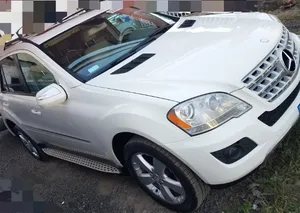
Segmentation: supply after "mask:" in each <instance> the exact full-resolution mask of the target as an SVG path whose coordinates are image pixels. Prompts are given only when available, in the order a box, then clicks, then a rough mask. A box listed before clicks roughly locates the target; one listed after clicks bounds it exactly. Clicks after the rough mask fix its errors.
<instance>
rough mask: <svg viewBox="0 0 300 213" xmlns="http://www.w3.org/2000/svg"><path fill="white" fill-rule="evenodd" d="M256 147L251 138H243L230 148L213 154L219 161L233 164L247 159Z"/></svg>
mask: <svg viewBox="0 0 300 213" xmlns="http://www.w3.org/2000/svg"><path fill="white" fill-rule="evenodd" d="M256 146H257V144H256V143H255V142H253V141H252V140H251V139H250V138H242V139H241V140H239V141H238V142H236V143H234V144H232V145H231V146H228V147H226V148H224V149H221V150H219V151H216V152H213V153H211V154H212V155H213V156H214V157H215V158H217V159H218V160H219V161H221V162H223V163H226V164H231V163H234V162H236V161H238V160H240V159H242V158H243V157H245V156H246V155H247V154H248V153H249V152H251V151H252V150H253V149H254V148H255V147H256Z"/></svg>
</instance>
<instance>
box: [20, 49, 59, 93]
mask: <svg viewBox="0 0 300 213" xmlns="http://www.w3.org/2000/svg"><path fill="white" fill-rule="evenodd" d="M17 57H18V60H19V63H20V67H21V71H22V73H23V75H24V78H25V81H26V83H27V85H28V89H29V92H30V93H33V94H35V93H37V92H38V91H40V90H41V89H43V88H44V87H46V86H48V85H50V84H52V83H55V79H54V76H53V75H52V73H51V72H50V71H49V70H48V69H46V68H45V67H44V66H43V65H42V64H41V63H40V62H38V61H37V60H36V59H35V58H34V57H32V56H31V55H28V54H26V53H20V54H17Z"/></svg>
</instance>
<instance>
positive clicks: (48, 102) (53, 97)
mask: <svg viewBox="0 0 300 213" xmlns="http://www.w3.org/2000/svg"><path fill="white" fill-rule="evenodd" d="M36 100H37V103H38V105H40V106H52V105H56V104H61V103H63V102H65V101H66V100H67V94H66V92H65V90H64V89H63V88H62V87H61V86H59V85H57V84H50V85H49V86H47V87H45V88H43V89H42V90H40V91H39V92H38V93H37V94H36Z"/></svg>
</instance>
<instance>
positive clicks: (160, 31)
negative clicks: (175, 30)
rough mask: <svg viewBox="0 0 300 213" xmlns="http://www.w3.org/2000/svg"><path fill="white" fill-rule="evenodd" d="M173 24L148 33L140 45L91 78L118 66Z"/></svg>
mask: <svg viewBox="0 0 300 213" xmlns="http://www.w3.org/2000/svg"><path fill="white" fill-rule="evenodd" d="M173 25H174V24H168V25H166V26H163V27H160V28H158V29H156V30H155V31H154V32H153V33H151V34H150V35H148V36H147V37H146V38H145V39H144V40H143V41H141V42H140V43H139V44H138V45H136V46H135V47H133V48H132V49H131V50H129V51H128V52H127V53H125V54H124V55H122V56H121V57H119V58H117V59H116V60H114V61H112V62H111V63H109V64H107V65H106V66H104V67H103V68H102V69H101V70H102V71H101V72H99V73H97V74H95V76H91V77H90V79H92V78H94V77H96V76H98V75H100V74H102V73H104V72H105V71H107V70H109V69H110V68H112V67H114V66H116V65H117V64H119V63H121V62H122V61H124V60H125V59H127V58H129V57H130V56H132V55H133V54H135V53H137V52H138V51H139V50H140V49H141V48H142V47H144V46H145V45H147V44H149V43H151V42H152V41H154V40H156V39H157V38H158V36H159V35H161V34H163V33H165V32H167V31H168V30H169V29H170V28H171V27H172V26H173Z"/></svg>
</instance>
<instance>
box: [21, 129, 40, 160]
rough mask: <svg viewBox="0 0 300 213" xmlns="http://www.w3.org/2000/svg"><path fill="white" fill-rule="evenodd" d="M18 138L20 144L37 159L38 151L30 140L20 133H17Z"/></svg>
mask: <svg viewBox="0 0 300 213" xmlns="http://www.w3.org/2000/svg"><path fill="white" fill-rule="evenodd" d="M18 136H19V138H20V140H21V142H22V143H23V144H24V145H25V147H26V148H27V150H28V151H29V152H30V153H31V154H32V155H33V156H34V157H36V158H39V157H40V155H39V152H38V150H37V149H36V148H35V147H34V145H33V143H32V142H31V140H30V139H29V138H28V137H27V136H26V135H24V134H23V133H22V132H20V131H18Z"/></svg>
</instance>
